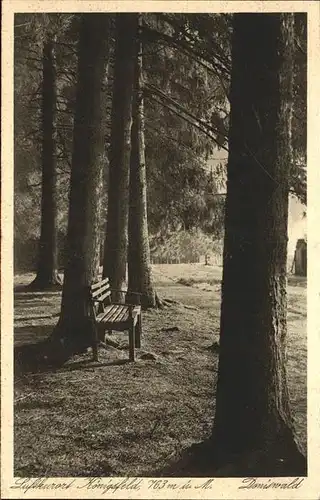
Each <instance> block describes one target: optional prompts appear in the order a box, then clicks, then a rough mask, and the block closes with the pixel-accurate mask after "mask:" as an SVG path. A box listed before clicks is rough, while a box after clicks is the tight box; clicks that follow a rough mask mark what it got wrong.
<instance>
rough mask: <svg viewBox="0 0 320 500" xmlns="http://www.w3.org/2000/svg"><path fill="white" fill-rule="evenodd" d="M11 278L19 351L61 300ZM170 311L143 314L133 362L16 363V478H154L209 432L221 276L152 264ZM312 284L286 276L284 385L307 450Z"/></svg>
mask: <svg viewBox="0 0 320 500" xmlns="http://www.w3.org/2000/svg"><path fill="white" fill-rule="evenodd" d="M33 277H34V276H33V275H32V274H28V275H27V274H24V275H19V276H16V277H15V285H16V289H15V316H14V324H15V327H14V330H15V337H14V338H15V346H16V347H17V348H19V347H21V346H22V345H26V344H32V343H35V342H39V341H41V340H44V339H45V338H46V337H47V336H48V335H49V334H50V333H51V331H52V329H53V327H54V326H55V324H56V323H57V320H58V316H59V310H60V301H61V293H60V292H44V293H40V292H39V293H36V292H32V291H27V290H24V289H23V286H24V285H26V284H28V283H30V282H31V281H32V279H33ZM154 277H155V282H156V287H157V291H158V293H159V295H160V297H164V298H167V299H172V300H173V301H176V302H173V303H172V305H171V306H170V307H165V308H164V309H158V310H150V311H147V312H145V313H143V338H142V348H141V349H140V350H137V361H136V362H135V363H129V362H128V361H127V359H128V345H127V335H123V334H122V335H120V334H119V335H117V336H114V339H115V340H117V342H118V343H119V348H115V347H109V348H108V349H107V350H105V349H101V350H100V352H99V358H100V360H99V362H98V363H93V362H92V361H91V360H90V353H86V354H84V355H81V356H80V355H79V356H75V357H74V358H73V359H71V360H70V361H68V363H66V364H65V365H64V366H63V367H61V368H59V369H50V368H48V370H44V371H40V372H36V373H35V372H32V371H28V370H24V368H23V367H22V366H20V365H19V362H18V361H17V360H16V366H15V379H14V404H15V427H14V446H15V450H14V469H15V475H17V476H28V477H30V476H36V477H39V476H74V477H75V476H155V475H159V474H158V473H157V471H161V470H162V469H164V468H165V467H166V466H167V465H168V463H170V462H171V461H172V460H175V459H178V458H179V457H181V455H182V454H183V452H184V451H185V450H186V449H188V448H189V447H190V446H191V445H193V444H194V443H200V442H202V441H203V440H204V439H206V438H207V437H208V436H209V435H210V432H211V427H212V423H213V416H214V407H215V384H216V375H217V368H218V355H219V352H218V341H219V315H220V280H221V268H220V267H214V266H204V265H203V264H180V265H175V264H172V265H155V266H154ZM306 293H307V289H306V280H305V279H295V278H294V277H289V285H288V301H289V303H288V338H287V348H288V382H289V390H290V398H291V403H292V408H293V413H294V421H295V427H296V432H297V435H298V437H299V438H300V441H301V443H302V445H303V448H304V450H306V442H307V435H306V427H307V418H306V409H307V388H306V377H307V375H306V374H307V318H306Z"/></svg>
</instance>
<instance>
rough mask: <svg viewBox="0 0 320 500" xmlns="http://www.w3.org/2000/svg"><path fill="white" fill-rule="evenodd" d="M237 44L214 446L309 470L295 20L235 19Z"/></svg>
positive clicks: (263, 16)
mask: <svg viewBox="0 0 320 500" xmlns="http://www.w3.org/2000/svg"><path fill="white" fill-rule="evenodd" d="M232 47H233V49H232V62H233V65H232V83H231V96H230V99H231V116H230V132H229V161H228V180H227V197H226V215H225V240H224V262H223V281H222V306H221V330H220V358H219V372H218V384H217V398H216V414H215V422H214V431H213V441H214V446H215V449H216V450H220V452H221V454H222V455H223V456H224V457H225V460H226V461H227V460H228V459H227V458H226V457H229V458H230V456H232V455H244V454H246V453H248V452H250V451H252V450H261V451H262V452H263V453H265V454H266V455H268V454H269V455H270V456H271V455H272V456H273V455H274V456H276V457H277V458H278V459H279V460H282V459H287V458H288V457H289V458H290V457H291V459H292V458H293V457H295V458H296V459H297V461H296V462H295V463H296V464H299V466H298V469H299V470H301V471H302V473H303V468H304V465H305V462H304V459H303V456H302V455H301V453H300V450H299V447H298V445H297V443H296V440H295V435H294V429H293V421H292V415H291V411H290V405H289V395H288V388H287V380H286V349H285V337H286V332H287V323H286V311H287V302H286V283H287V282H286V261H287V221H288V179H289V169H290V163H291V161H292V154H291V117H292V50H293V49H292V47H293V16H292V15H291V14H236V15H235V16H234V32H233V46H232ZM299 467H300V468H299ZM294 474H296V472H294ZM288 475H289V474H288Z"/></svg>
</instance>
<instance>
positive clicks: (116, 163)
mask: <svg viewBox="0 0 320 500" xmlns="http://www.w3.org/2000/svg"><path fill="white" fill-rule="evenodd" d="M135 37H136V14H118V15H117V17H116V47H115V67H114V85H113V99H112V111H111V139H110V141H111V143H110V153H109V189H108V215H107V227H106V240H105V251H104V262H103V275H104V276H108V277H109V279H110V283H111V286H112V288H114V289H115V288H116V289H120V288H122V287H123V285H124V282H125V279H126V266H127V247H128V201H129V200H128V192H129V165H130V142H131V139H130V134H131V124H132V91H133V77H134V52H135Z"/></svg>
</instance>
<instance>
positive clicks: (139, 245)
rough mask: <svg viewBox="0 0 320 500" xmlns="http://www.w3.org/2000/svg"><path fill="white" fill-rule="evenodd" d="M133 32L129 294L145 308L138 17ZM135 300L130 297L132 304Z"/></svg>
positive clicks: (147, 270)
mask: <svg viewBox="0 0 320 500" xmlns="http://www.w3.org/2000/svg"><path fill="white" fill-rule="evenodd" d="M136 30H137V35H136V54H135V72H134V94H133V103H132V117H133V120H132V128H131V155H130V186H129V196H130V197H129V224H128V235H129V244H128V291H129V294H130V292H138V293H141V294H142V295H141V305H142V306H144V307H146V308H147V307H154V306H155V293H154V290H153V286H152V281H151V264H150V246H149V233H148V216H147V179H146V159H145V139H144V99H143V67H142V44H141V42H140V39H139V33H138V31H139V17H138V16H136ZM134 298H135V296H134V295H133V296H132V297H131V300H132V299H134Z"/></svg>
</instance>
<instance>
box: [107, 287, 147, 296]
mask: <svg viewBox="0 0 320 500" xmlns="http://www.w3.org/2000/svg"><path fill="white" fill-rule="evenodd" d="M110 290H111V292H120V293H129V294H132V295H140V296H141V295H143V293H140V292H131V291H129V290H121V289H119V288H110Z"/></svg>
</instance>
